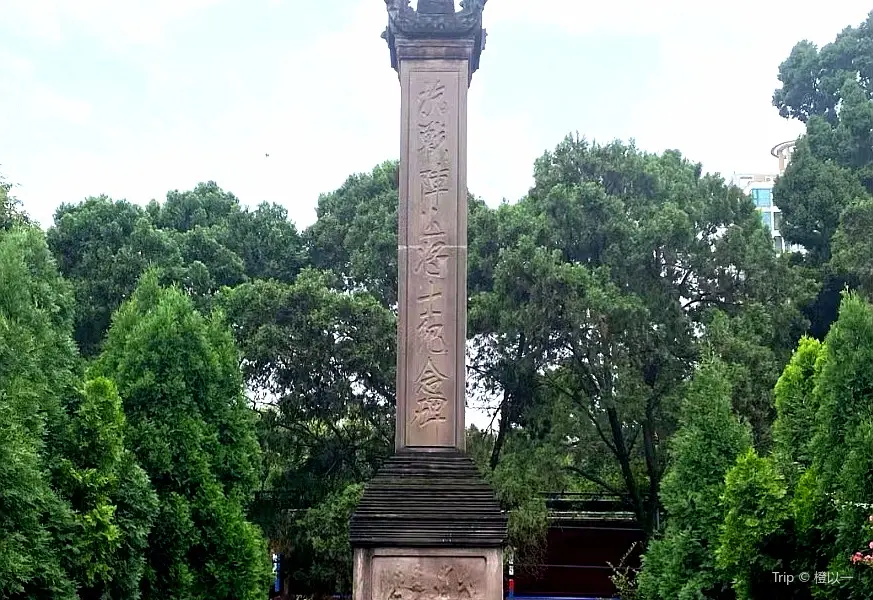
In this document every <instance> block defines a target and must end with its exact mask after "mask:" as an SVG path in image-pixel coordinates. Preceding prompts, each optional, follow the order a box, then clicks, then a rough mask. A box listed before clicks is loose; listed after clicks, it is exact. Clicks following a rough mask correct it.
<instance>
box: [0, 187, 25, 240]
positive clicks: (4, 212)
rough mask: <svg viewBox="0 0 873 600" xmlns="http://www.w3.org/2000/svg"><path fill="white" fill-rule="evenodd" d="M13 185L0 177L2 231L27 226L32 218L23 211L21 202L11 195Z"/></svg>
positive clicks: (0, 221) (0, 223) (0, 222)
mask: <svg viewBox="0 0 873 600" xmlns="http://www.w3.org/2000/svg"><path fill="white" fill-rule="evenodd" d="M11 192H12V184H10V183H9V182H8V181H6V179H5V178H4V177H3V175H0V231H6V230H8V229H11V228H12V227H14V226H16V225H27V224H29V223H30V218H29V217H28V216H27V214H26V213H25V212H24V211H23V210H22V209H21V201H20V200H18V198H16V197H15V196H13V195H12V194H11Z"/></svg>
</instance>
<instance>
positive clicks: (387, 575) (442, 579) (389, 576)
mask: <svg viewBox="0 0 873 600" xmlns="http://www.w3.org/2000/svg"><path fill="white" fill-rule="evenodd" d="M355 569H356V571H357V572H360V573H364V574H365V576H364V577H361V578H359V579H357V580H356V581H355V586H354V590H353V598H354V600H502V596H503V590H502V588H503V586H502V581H503V580H502V575H503V559H502V555H501V553H500V550H497V549H493V548H492V549H468V548H461V549H430V550H421V549H416V548H397V549H394V548H391V549H376V550H366V549H358V550H356V551H355Z"/></svg>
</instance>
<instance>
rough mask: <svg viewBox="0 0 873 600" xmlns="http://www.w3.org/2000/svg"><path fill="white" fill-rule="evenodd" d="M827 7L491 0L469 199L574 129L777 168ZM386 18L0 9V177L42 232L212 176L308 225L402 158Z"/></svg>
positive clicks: (189, 2)
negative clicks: (82, 207) (58, 212)
mask: <svg viewBox="0 0 873 600" xmlns="http://www.w3.org/2000/svg"><path fill="white" fill-rule="evenodd" d="M820 7H821V5H820V4H819V3H815V4H814V3H812V2H810V1H809V0H800V1H799V2H795V3H790V4H789V3H785V2H784V1H780V2H776V1H775V0H733V1H732V2H727V1H724V0H722V1H720V2H701V1H699V0H661V1H659V2H654V1H644V0H611V1H609V2H583V1H582V0H491V2H489V3H488V6H487V7H486V10H485V18H486V27H487V28H488V31H489V34H490V35H489V38H488V48H487V49H486V51H485V54H484V55H483V59H482V65H481V70H480V71H479V72H478V73H477V74H476V76H475V77H474V79H473V85H472V88H471V92H470V110H469V118H470V125H469V130H470V139H469V144H470V152H469V155H470V159H469V161H470V164H469V172H470V175H469V186H470V190H471V191H472V192H473V193H475V194H477V195H480V196H482V197H484V198H485V199H486V201H488V202H489V203H490V204H492V205H494V204H496V203H498V202H500V200H501V199H502V198H507V199H509V200H516V199H518V198H519V197H521V196H523V195H524V194H525V192H526V191H527V189H528V187H529V186H530V185H531V183H532V178H531V173H532V164H533V160H534V159H535V158H536V157H537V156H539V155H541V154H542V153H543V151H544V150H546V149H548V148H553V147H554V146H555V145H556V144H557V143H558V142H559V141H560V140H561V138H562V137H563V136H564V135H565V134H566V133H568V132H570V131H579V132H580V133H582V134H585V135H587V136H589V137H591V138H595V139H597V140H599V141H608V140H610V139H613V138H621V139H628V138H631V137H633V138H636V140H637V143H638V145H640V146H641V147H643V148H645V149H647V150H652V151H662V150H664V149H667V148H678V149H679V150H681V151H682V152H683V153H684V154H686V155H687V156H689V157H690V158H693V159H695V160H698V161H701V162H703V163H704V166H705V168H706V169H707V170H714V171H720V172H722V173H726V174H730V173H731V172H734V171H755V170H757V171H772V170H773V169H774V168H775V164H774V163H775V159H772V158H771V157H770V155H769V149H770V147H771V146H773V145H774V144H775V143H777V142H780V141H783V140H785V139H790V138H793V137H795V136H796V135H797V134H798V133H799V132H800V131H801V127H800V125H799V124H797V123H792V122H789V121H785V120H783V119H781V118H780V117H779V116H778V114H777V112H776V110H775V109H774V108H773V107H772V106H771V105H770V97H771V95H772V93H773V90H774V88H775V87H776V85H777V83H778V82H777V80H776V71H777V67H778V64H779V63H780V62H781V61H782V60H783V59H784V58H785V57H786V56H787V55H788V53H789V51H790V49H791V47H792V46H793V44H794V43H795V42H797V41H798V40H800V39H803V38H808V39H811V40H813V41H815V42H818V43H826V42H828V41H830V40H832V39H833V38H834V36H835V35H836V34H837V33H838V32H839V31H840V30H841V29H842V28H844V27H845V26H848V25H857V24H859V23H860V22H861V21H863V20H864V18H865V16H866V14H867V12H868V11H869V10H870V8H871V6H870V4H869V1H868V0H864V1H862V0H839V2H832V3H829V5H828V6H827V9H826V10H824V9H822V8H820ZM386 20H387V17H386V15H385V8H384V3H383V1H382V0H309V1H304V0H77V1H76V2H71V1H69V0H2V2H0V81H2V89H3V93H2V94H0V172H2V173H3V174H4V175H5V176H6V177H7V178H8V179H9V180H10V181H12V182H14V183H16V184H18V187H17V188H16V190H15V192H14V193H15V194H16V195H17V196H18V197H19V198H20V199H21V200H23V201H24V203H25V208H26V209H27V210H28V211H29V212H30V213H31V214H32V215H33V216H34V217H36V218H37V219H38V220H39V221H40V222H41V223H43V224H44V225H45V224H49V223H50V222H51V216H52V214H53V212H54V209H55V208H56V207H57V206H58V205H59V204H60V203H62V202H77V201H79V200H81V199H83V198H84V197H86V196H89V195H97V194H101V193H104V194H108V195H110V196H112V197H116V198H127V199H129V200H132V201H135V202H140V203H145V202H147V201H148V200H150V199H152V198H159V199H162V198H163V197H164V195H165V194H166V192H167V191H168V190H170V189H190V188H192V187H193V186H194V185H195V184H196V183H197V182H198V181H204V180H208V179H213V180H215V181H217V182H218V183H219V185H221V186H222V187H224V188H225V189H228V190H230V191H232V192H234V193H235V194H236V195H237V196H239V198H240V199H241V200H242V201H243V202H244V203H247V204H252V205H254V204H257V203H259V202H261V201H263V200H268V201H271V202H279V203H281V204H283V205H285V206H286V207H287V208H288V209H289V213H290V215H291V217H292V218H293V219H294V221H295V222H297V223H298V225H299V226H301V227H304V226H306V225H308V224H310V223H311V222H312V221H313V220H314V218H315V211H314V209H315V205H316V203H317V199H318V194H319V193H321V192H327V191H330V190H332V189H335V188H336V187H338V186H339V185H340V184H341V183H342V182H343V180H344V179H345V178H346V177H347V176H348V175H349V174H350V173H353V172H359V171H367V170H370V169H371V168H372V167H373V166H374V165H376V164H377V163H379V162H381V161H383V160H385V159H390V158H395V157H396V156H397V153H398V146H399V140H398V138H399V85H398V82H397V78H396V74H395V73H394V72H393V71H392V70H391V69H390V66H389V62H388V49H387V46H386V45H385V43H384V41H383V40H382V39H380V38H379V34H380V33H381V31H382V29H383V28H384V27H385V24H386ZM266 153H269V154H270V156H269V158H267V157H265V154H266Z"/></svg>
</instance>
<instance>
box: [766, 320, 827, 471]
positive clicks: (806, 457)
mask: <svg viewBox="0 0 873 600" xmlns="http://www.w3.org/2000/svg"><path fill="white" fill-rule="evenodd" d="M822 351H823V346H822V344H821V342H819V341H818V340H816V339H814V338H810V337H804V338H802V339H801V340H800V344H799V345H798V347H797V350H796V351H795V352H794V355H793V356H792V357H791V361H790V362H789V363H788V364H787V365H786V366H785V369H784V370H783V372H782V375H781V376H780V377H779V381H778V382H777V383H776V391H775V394H774V395H775V399H776V412H777V415H778V416H777V417H776V420H775V421H774V422H773V440H774V448H773V451H774V452H773V453H774V455H776V457H777V462H778V463H779V464H781V465H783V466H784V467H786V468H787V472H788V473H795V474H799V471H802V470H804V469H806V468H808V467H809V466H810V465H811V464H812V448H811V442H812V436H811V435H810V432H811V431H814V428H815V416H816V412H817V410H818V404H817V400H816V396H815V394H814V385H815V379H814V376H815V369H816V365H817V363H818V359H819V356H821V353H822ZM791 480H792V481H795V480H796V476H794V477H791Z"/></svg>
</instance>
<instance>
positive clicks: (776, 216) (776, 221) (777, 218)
mask: <svg viewBox="0 0 873 600" xmlns="http://www.w3.org/2000/svg"><path fill="white" fill-rule="evenodd" d="M773 229H775V230H776V231H782V213H779V212H774V213H773Z"/></svg>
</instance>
